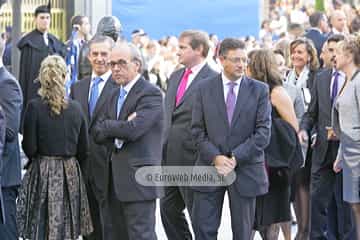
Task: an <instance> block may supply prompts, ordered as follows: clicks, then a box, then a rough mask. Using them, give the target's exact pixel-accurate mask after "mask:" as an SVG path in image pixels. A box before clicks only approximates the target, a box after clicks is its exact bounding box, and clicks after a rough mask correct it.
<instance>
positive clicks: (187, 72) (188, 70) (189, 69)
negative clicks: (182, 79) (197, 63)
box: [184, 68, 192, 76]
mask: <svg viewBox="0 0 360 240" xmlns="http://www.w3.org/2000/svg"><path fill="white" fill-rule="evenodd" d="M191 73H192V71H191V68H187V69H186V70H185V73H184V75H186V76H189V75H190V74H191Z"/></svg>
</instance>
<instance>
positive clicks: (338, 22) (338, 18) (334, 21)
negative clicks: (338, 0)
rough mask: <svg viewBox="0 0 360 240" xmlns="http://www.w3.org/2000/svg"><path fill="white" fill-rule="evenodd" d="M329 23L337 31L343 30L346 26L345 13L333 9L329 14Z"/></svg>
mask: <svg viewBox="0 0 360 240" xmlns="http://www.w3.org/2000/svg"><path fill="white" fill-rule="evenodd" d="M330 20H331V25H332V27H333V28H335V29H336V30H337V31H338V32H344V31H345V27H346V15H345V13H344V12H343V11H341V10H335V11H334V12H333V13H332V14H331V18H330Z"/></svg>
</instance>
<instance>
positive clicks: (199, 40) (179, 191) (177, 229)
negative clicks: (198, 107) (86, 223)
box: [160, 30, 217, 240]
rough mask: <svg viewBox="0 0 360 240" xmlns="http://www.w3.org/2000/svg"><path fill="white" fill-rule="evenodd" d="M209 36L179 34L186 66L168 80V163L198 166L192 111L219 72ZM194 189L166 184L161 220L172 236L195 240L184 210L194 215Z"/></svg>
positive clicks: (165, 162)
mask: <svg viewBox="0 0 360 240" xmlns="http://www.w3.org/2000/svg"><path fill="white" fill-rule="evenodd" d="M208 42H209V39H208V36H207V34H206V33H204V32H201V31H193V30H189V31H185V32H183V33H182V34H181V35H180V37H179V52H178V56H179V62H180V63H181V64H183V65H184V66H185V67H183V68H181V69H179V70H177V71H175V72H174V73H173V74H172V75H171V76H170V79H169V81H168V89H167V92H166V96H165V126H164V129H165V130H164V148H163V162H162V165H164V166H169V165H171V166H194V165H195V161H196V149H195V145H194V141H193V140H192V135H191V114H192V108H193V103H194V92H195V89H196V87H197V86H198V85H199V83H200V82H202V81H203V80H204V79H206V78H209V77H210V78H211V77H215V76H216V75H217V73H216V72H215V71H214V70H212V69H211V68H210V67H209V65H208V64H207V63H206V62H205V59H206V57H207V54H208V51H209V43H208ZM192 201H193V192H192V189H191V188H190V187H185V186H181V187H180V186H173V187H165V196H164V197H163V198H161V200H160V212H161V220H162V223H163V225H164V229H165V232H166V235H167V237H168V238H169V239H174V240H177V239H178V240H185V239H192V236H191V232H190V230H189V226H188V223H187V221H186V219H185V215H184V213H183V212H184V210H185V207H186V208H187V209H188V211H189V214H190V216H191V215H192V212H191V210H192Z"/></svg>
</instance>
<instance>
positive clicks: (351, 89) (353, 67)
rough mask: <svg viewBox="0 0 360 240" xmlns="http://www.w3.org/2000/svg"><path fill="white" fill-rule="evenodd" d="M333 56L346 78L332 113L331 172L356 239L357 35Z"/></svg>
mask: <svg viewBox="0 0 360 240" xmlns="http://www.w3.org/2000/svg"><path fill="white" fill-rule="evenodd" d="M335 59H336V69H337V70H340V71H342V72H344V73H345V75H346V81H345V85H344V87H343V88H342V90H341V91H340V93H339V96H338V97H337V100H336V101H335V104H334V109H333V116H332V117H333V129H334V131H335V134H336V136H337V137H338V138H339V139H340V147H339V152H338V156H337V158H336V161H335V163H334V171H335V172H339V171H341V170H342V171H343V199H344V201H345V202H348V203H349V204H350V206H351V208H352V210H353V216H354V219H355V226H356V230H357V238H356V239H357V240H360V70H359V66H360V37H359V36H358V37H356V38H350V39H346V40H344V41H342V42H340V43H339V45H338V48H337V50H336V55H335ZM331 134H332V131H331V129H330V133H328V135H331Z"/></svg>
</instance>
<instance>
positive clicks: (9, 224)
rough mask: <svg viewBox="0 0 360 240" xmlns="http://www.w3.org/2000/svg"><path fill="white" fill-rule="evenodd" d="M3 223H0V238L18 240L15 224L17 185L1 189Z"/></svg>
mask: <svg viewBox="0 0 360 240" xmlns="http://www.w3.org/2000/svg"><path fill="white" fill-rule="evenodd" d="M1 190H2V194H3V200H4V208H5V224H0V239H1V240H2V239H4V240H5V239H6V240H18V238H19V237H18V229H17V225H16V198H17V195H18V187H17V186H14V187H3V188H2V189H1Z"/></svg>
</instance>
